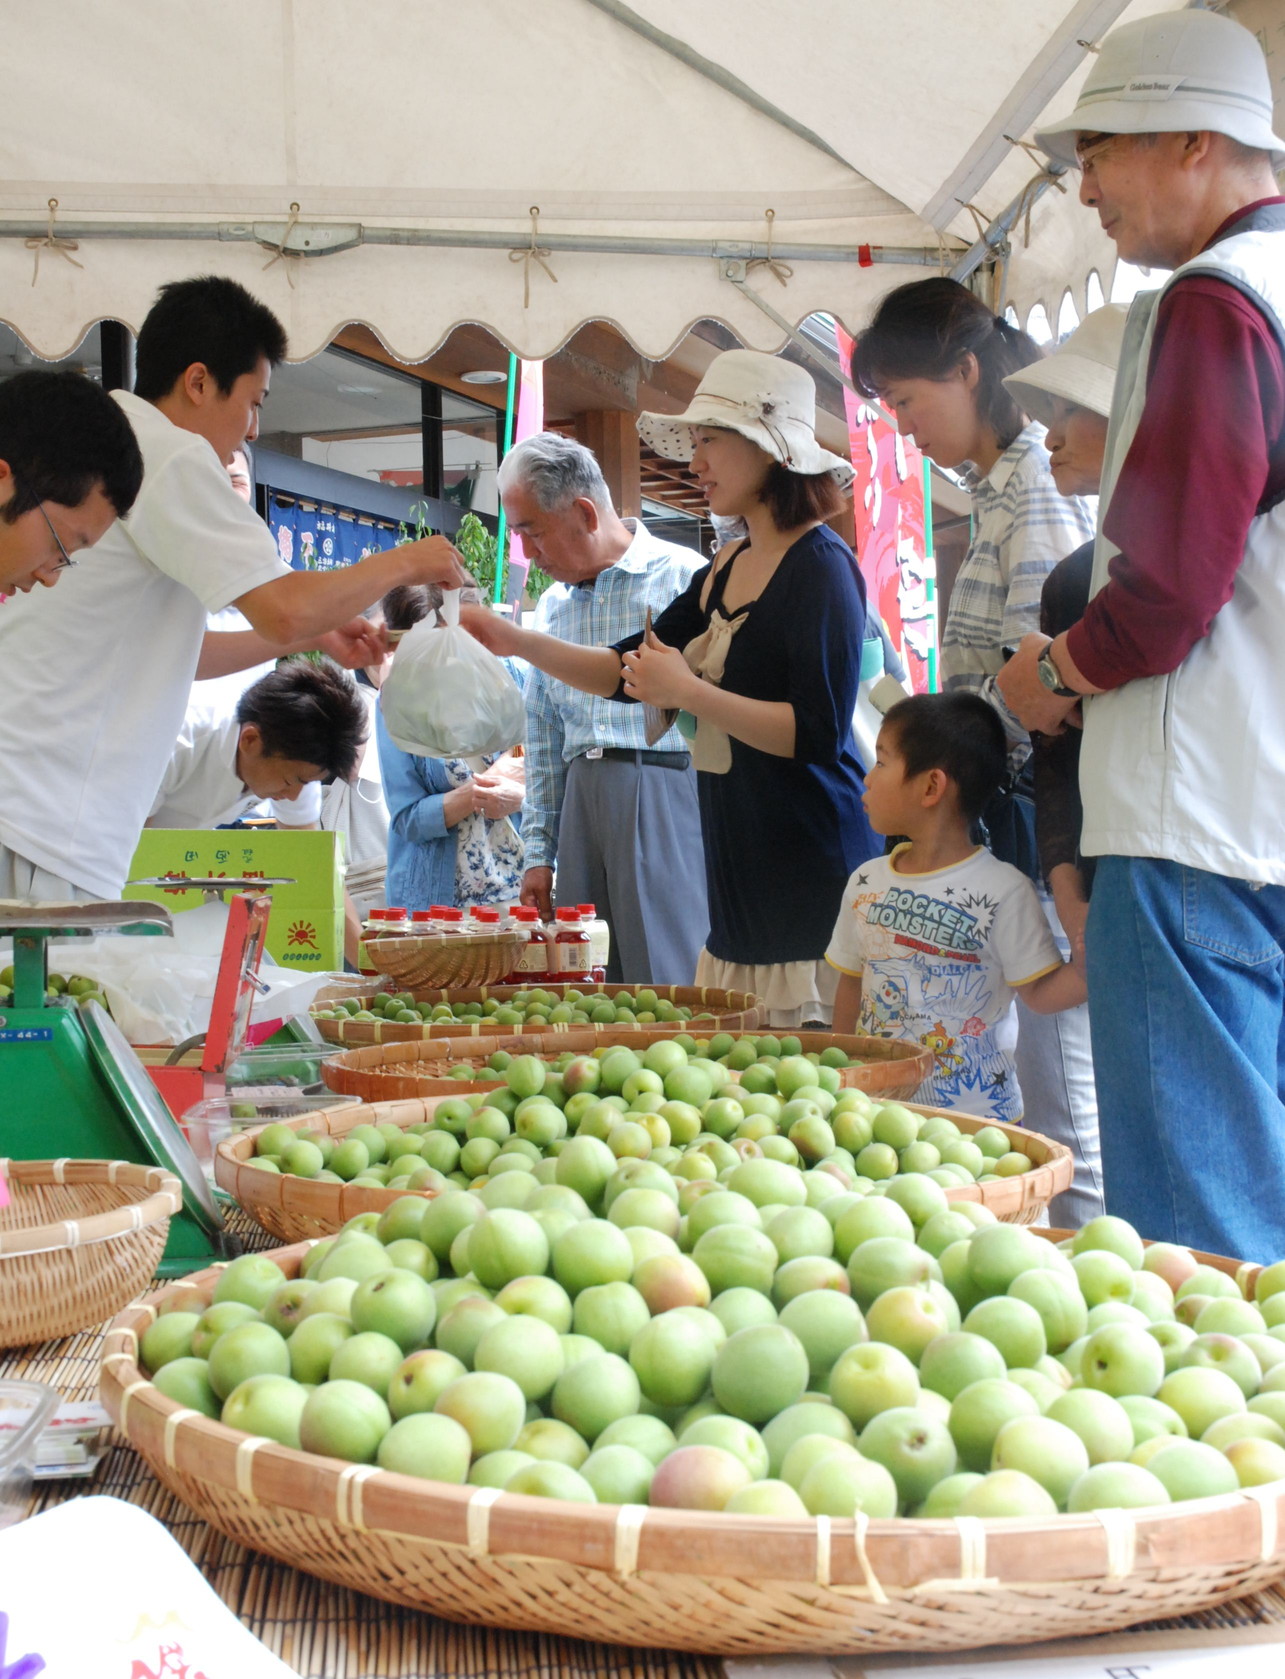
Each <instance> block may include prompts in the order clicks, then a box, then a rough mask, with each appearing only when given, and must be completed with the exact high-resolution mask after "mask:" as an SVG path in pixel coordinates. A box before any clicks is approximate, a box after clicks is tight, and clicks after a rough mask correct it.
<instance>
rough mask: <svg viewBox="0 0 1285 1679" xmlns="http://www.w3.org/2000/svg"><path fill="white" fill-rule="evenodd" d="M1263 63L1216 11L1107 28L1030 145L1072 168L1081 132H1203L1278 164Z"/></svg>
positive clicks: (1280, 147)
mask: <svg viewBox="0 0 1285 1679" xmlns="http://www.w3.org/2000/svg"><path fill="white" fill-rule="evenodd" d="M1272 120H1273V106H1272V83H1271V76H1270V75H1269V73H1268V69H1267V60H1266V58H1265V57H1264V55H1263V49H1262V48H1261V47H1260V46H1259V44H1258V41H1257V39H1256V38H1255V37H1254V36H1253V35H1251V34H1250V32H1249V30H1248V29H1245V28H1242V26H1241V25H1240V24H1239V23H1233V22H1232V20H1231V19H1230V18H1227V17H1220V16H1219V15H1218V14H1217V13H1216V12H1207V11H1179V12H1163V13H1160V14H1159V15H1157V16H1155V17H1149V18H1143V19H1141V20H1140V21H1139V22H1137V23H1126V24H1125V25H1124V26H1123V27H1122V28H1120V29H1116V30H1113V31H1112V32H1111V34H1110V35H1108V36H1107V37H1106V39H1105V40H1104V41H1103V43H1102V50H1101V51H1100V52H1099V53H1098V55H1097V58H1096V59H1095V60H1094V63H1093V67H1092V69H1091V70H1090V71H1089V74H1088V77H1087V79H1086V81H1085V83H1084V86H1083V88H1082V89H1081V91H1080V97H1079V100H1078V101H1077V103H1076V106H1075V109H1074V110H1073V111H1072V112H1071V114H1070V116H1068V117H1065V118H1064V119H1063V120H1062V121H1061V122H1057V123H1053V124H1051V125H1050V126H1049V127H1048V128H1044V129H1041V130H1039V132H1038V133H1037V134H1036V136H1035V143H1036V145H1038V146H1040V147H1041V148H1042V149H1043V150H1044V151H1046V152H1047V153H1048V154H1049V156H1050V157H1051V158H1053V159H1054V161H1055V162H1057V163H1064V164H1066V165H1067V166H1068V167H1069V168H1075V166H1076V164H1077V162H1078V159H1077V158H1076V155H1075V142H1076V138H1077V136H1078V135H1081V134H1177V133H1196V132H1200V131H1205V130H1207V131H1210V132H1212V133H1214V134H1226V135H1228V136H1230V138H1231V139H1233V140H1239V141H1240V142H1241V144H1242V145H1245V146H1252V147H1253V148H1254V149H1255V150H1256V151H1262V152H1267V153H1268V154H1269V155H1270V157H1271V163H1272V168H1273V169H1279V168H1280V167H1281V165H1282V164H1285V140H1282V139H1280V137H1279V136H1278V135H1277V134H1276V132H1275V131H1274V129H1273V127H1272Z"/></svg>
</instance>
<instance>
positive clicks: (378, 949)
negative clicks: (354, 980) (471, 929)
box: [366, 932, 527, 986]
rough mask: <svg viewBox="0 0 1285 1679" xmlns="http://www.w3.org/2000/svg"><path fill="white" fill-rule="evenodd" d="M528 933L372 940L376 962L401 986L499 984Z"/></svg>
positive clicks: (369, 947) (368, 944)
mask: <svg viewBox="0 0 1285 1679" xmlns="http://www.w3.org/2000/svg"><path fill="white" fill-rule="evenodd" d="M526 944H527V938H526V934H525V933H509V932H494V933H468V934H466V935H464V936H463V937H459V936H456V935H454V934H452V935H451V936H450V937H449V938H443V937H440V936H439V937H437V938H423V939H416V938H395V939H368V940H367V941H366V949H367V951H368V952H369V954H370V956H371V958H372V960H374V961H376V962H378V963H379V966H380V967H381V968H382V969H383V970H384V972H385V973H388V974H391V975H392V977H393V978H394V979H395V980H396V981H397V983H398V985H412V986H413V985H431V986H438V985H495V984H497V983H498V982H499V981H500V980H502V979H503V978H504V977H505V975H506V974H510V973H512V972H513V964H514V963H515V962H516V961H517V960H518V958H519V956H520V955H521V953H522V952H523V950H525V949H526Z"/></svg>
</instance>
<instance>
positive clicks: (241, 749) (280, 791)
mask: <svg viewBox="0 0 1285 1679" xmlns="http://www.w3.org/2000/svg"><path fill="white" fill-rule="evenodd" d="M236 772H237V774H238V775H239V776H240V777H241V780H242V782H243V783H244V785H245V786H246V787H247V788H248V789H249V791H250V792H251V793H253V794H254V796H255V798H256V799H297V798H298V797H299V795H300V793H302V792H303V790H304V788H305V787H306V786H307V785H308V783H309V782H310V781H324V780H325V777H326V773H327V772H326V771H325V770H324V769H323V768H322V766H321V765H320V764H308V763H304V762H303V760H302V759H296V758H275V757H273V756H272V755H271V754H270V753H267V752H265V751H264V750H263V737H262V736H261V735H260V733H259V730H258V728H257V727H256V725H255V724H253V723H246V724H245V725H244V727H243V728H242V730H241V740H240V744H239V745H238V746H237V754H236Z"/></svg>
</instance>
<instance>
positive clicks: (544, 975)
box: [504, 905, 554, 985]
mask: <svg viewBox="0 0 1285 1679" xmlns="http://www.w3.org/2000/svg"><path fill="white" fill-rule="evenodd" d="M509 916H510V919H511V920H512V922H513V927H514V930H515V931H521V932H523V933H525V934H526V936H527V942H526V944H525V945H524V946H523V948H522V951H521V953H520V954H519V956H518V960H517V966H516V967H515V968H514V969H513V971H512V973H510V974H509V975H508V977H507V979H506V980H505V982H504V983H505V984H506V985H543V984H544V983H545V982H546V981H547V980H550V979H552V978H553V977H554V970H553V964H552V961H551V957H552V955H553V946H552V944H551V943H550V940H549V935H548V933H547V932H546V931H545V928H544V923H543V922H542V921H541V920H540V912H539V911H538V910H534V909H528V908H527V907H526V906H525V905H518V906H516V907H515V908H514V909H512V910H510V911H509Z"/></svg>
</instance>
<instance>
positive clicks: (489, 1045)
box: [321, 1020, 933, 1102]
mask: <svg viewBox="0 0 1285 1679" xmlns="http://www.w3.org/2000/svg"><path fill="white" fill-rule="evenodd" d="M321 1024H322V1025H323V1026H326V1025H331V1024H333V1023H332V1022H330V1021H324V1020H323V1021H322V1022H321ZM366 1024H367V1025H370V1024H371V1022H370V1021H367V1022H366ZM665 1035H666V1036H671V1037H672V1036H673V1034H672V1033H667V1034H665ZM794 1036H795V1037H796V1038H798V1040H799V1042H800V1043H801V1044H802V1046H803V1048H804V1050H809V1049H815V1050H822V1049H829V1048H830V1047H831V1046H837V1047H838V1048H839V1049H842V1050H844V1051H846V1053H847V1054H849V1055H856V1056H860V1057H861V1059H862V1062H863V1065H861V1066H859V1067H844V1068H842V1069H841V1071H840V1073H839V1084H840V1087H841V1088H847V1089H853V1090H864V1091H866V1093H867V1094H868V1095H871V1096H879V1097H882V1098H883V1099H884V1100H885V1101H893V1100H897V1101H900V1100H902V1099H903V1098H905V1097H908V1096H913V1095H914V1094H915V1092H916V1091H917V1090H918V1089H919V1086H920V1085H921V1084H922V1083H923V1082H924V1080H925V1079H926V1078H927V1077H928V1075H929V1073H930V1072H931V1071H932V1064H933V1058H932V1051H931V1050H928V1049H924V1048H922V1047H921V1046H920V1045H919V1044H909V1043H901V1042H899V1041H898V1040H897V1039H895V1038H862V1037H855V1036H835V1035H834V1034H833V1033H830V1032H796V1033H795V1034H794ZM655 1041H656V1034H655V1033H654V1032H653V1031H652V1029H651V1028H650V1027H644V1028H642V1029H638V1028H635V1027H628V1028H626V1027H622V1026H576V1027H562V1028H561V1029H555V1030H553V1031H545V1032H531V1031H527V1032H522V1033H513V1034H510V1033H501V1032H496V1033H494V1034H493V1035H491V1036H489V1037H481V1036H478V1037H463V1038H462V1037H460V1036H459V1034H458V1033H456V1034H455V1035H454V1036H452V1037H448V1038H429V1039H420V1040H419V1041H418V1042H415V1041H412V1042H410V1043H384V1044H372V1045H371V1046H370V1047H368V1048H366V1049H350V1050H347V1051H345V1052H344V1053H343V1054H341V1055H332V1056H331V1057H329V1059H328V1060H326V1061H323V1062H322V1065H321V1076H322V1078H323V1079H324V1080H325V1081H326V1083H327V1084H328V1085H329V1086H330V1088H331V1089H332V1090H337V1091H339V1092H340V1093H341V1094H343V1095H345V1096H360V1097H361V1098H362V1100H363V1101H367V1102H379V1101H392V1100H394V1099H395V1098H397V1097H402V1096H461V1095H463V1096H467V1095H470V1094H471V1093H472V1092H474V1091H479V1090H494V1089H495V1088H496V1086H497V1085H500V1084H503V1082H504V1081H503V1079H502V1078H500V1077H499V1076H498V1075H497V1074H496V1073H494V1072H493V1071H492V1069H491V1068H489V1067H487V1066H486V1062H487V1061H488V1060H489V1059H490V1057H491V1056H492V1055H494V1054H495V1052H496V1051H497V1050H501V1049H502V1050H505V1051H507V1052H508V1054H510V1055H547V1056H550V1057H554V1056H558V1055H565V1054H566V1053H567V1052H568V1051H570V1052H571V1053H572V1054H574V1055H592V1054H593V1053H594V1051H595V1050H598V1049H601V1048H602V1047H603V1045H604V1044H620V1045H623V1047H624V1048H626V1049H634V1050H637V1051H638V1052H639V1054H642V1053H643V1052H644V1051H645V1050H647V1049H648V1048H649V1047H650V1046H651V1045H652V1044H653V1043H654V1042H655ZM461 1064H464V1065H467V1066H471V1067H474V1068H476V1070H477V1074H478V1076H477V1078H476V1079H455V1078H450V1077H448V1076H447V1069H448V1068H450V1067H452V1066H459V1065H461ZM738 1076H739V1075H737V1074H736V1073H733V1074H732V1078H733V1080H735V1079H736V1078H737V1077H738Z"/></svg>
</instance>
